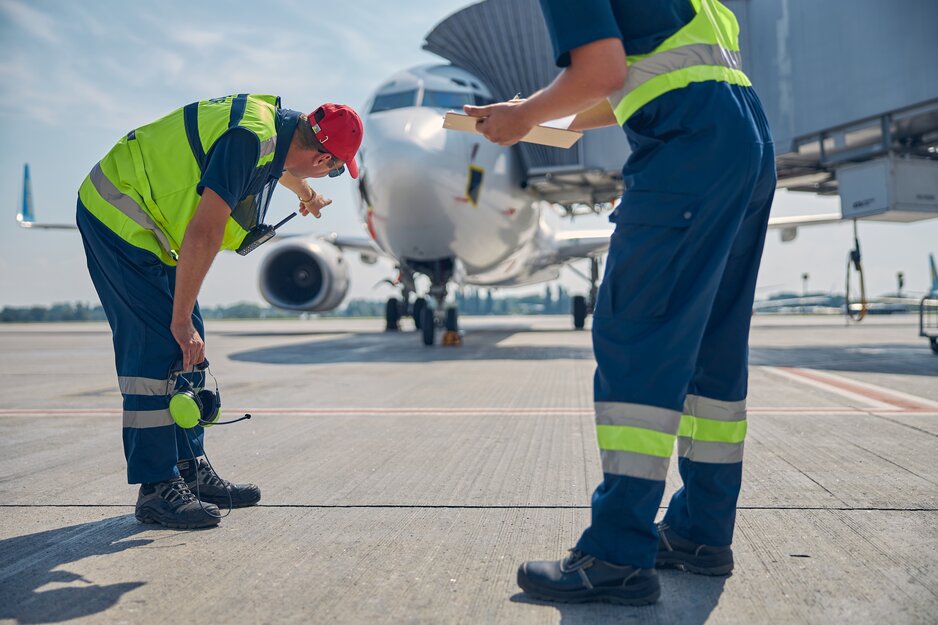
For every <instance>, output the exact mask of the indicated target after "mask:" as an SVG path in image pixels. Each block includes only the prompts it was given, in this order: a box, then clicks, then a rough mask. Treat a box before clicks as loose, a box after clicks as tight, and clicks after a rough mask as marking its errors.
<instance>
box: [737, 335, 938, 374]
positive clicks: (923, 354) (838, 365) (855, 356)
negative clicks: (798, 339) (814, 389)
mask: <svg viewBox="0 0 938 625" xmlns="http://www.w3.org/2000/svg"><path fill="white" fill-rule="evenodd" d="M749 364H750V365H762V366H772V367H804V368H808V369H820V370H823V371H851V372H858V373H894V374H898V375H916V376H938V357H936V356H935V355H934V354H932V353H931V349H930V348H929V347H928V342H927V341H925V340H924V339H922V344H921V345H908V344H891V343H877V344H865V345H855V346H852V347H836V346H830V345H825V346H820V347H809V346H796V347H752V348H751V349H750V352H749Z"/></svg>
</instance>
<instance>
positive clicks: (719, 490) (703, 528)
mask: <svg viewBox="0 0 938 625" xmlns="http://www.w3.org/2000/svg"><path fill="white" fill-rule="evenodd" d="M685 412H686V413H689V414H685V415H683V416H682V417H681V428H680V430H678V455H679V458H678V471H679V472H680V474H681V479H682V480H683V482H684V485H683V486H682V487H681V488H680V489H679V490H678V491H677V492H676V493H674V495H673V496H672V497H671V501H670V503H669V504H668V511H667V513H666V514H665V519H664V520H665V522H666V523H668V525H670V526H671V527H672V528H674V531H675V532H677V533H678V534H679V535H681V536H684V537H685V538H688V539H689V540H692V541H694V542H696V543H701V544H705V545H714V546H722V545H729V544H731V543H732V541H733V528H734V526H735V523H736V502H737V500H738V498H739V489H740V486H741V484H742V468H743V445H744V440H745V437H746V428H747V421H746V400H741V401H719V400H715V399H710V398H707V397H701V396H698V395H688V397H687V402H686V404H685Z"/></svg>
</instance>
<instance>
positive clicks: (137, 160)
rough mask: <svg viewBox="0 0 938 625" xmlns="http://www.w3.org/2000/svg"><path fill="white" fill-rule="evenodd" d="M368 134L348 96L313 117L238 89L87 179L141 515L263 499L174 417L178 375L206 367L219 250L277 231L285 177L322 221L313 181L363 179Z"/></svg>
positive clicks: (147, 135) (192, 520)
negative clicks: (270, 212) (272, 221)
mask: <svg viewBox="0 0 938 625" xmlns="http://www.w3.org/2000/svg"><path fill="white" fill-rule="evenodd" d="M361 140H362V123H361V120H360V119H359V117H358V115H357V114H356V113H355V111H353V110H352V109H351V108H349V107H347V106H342V105H335V104H324V105H323V106H321V107H319V108H318V109H316V110H315V111H314V112H313V113H311V114H310V115H309V116H307V115H302V114H300V113H298V112H296V111H290V110H285V109H281V108H280V98H279V97H275V96H268V95H248V94H241V95H237V96H228V97H224V98H216V99H212V100H204V101H201V102H195V103H193V104H190V105H188V106H185V107H183V108H181V109H178V110H176V111H174V112H172V113H170V114H169V115H167V116H166V117H163V118H162V119H159V120H157V121H155V122H153V123H151V124H147V125H145V126H141V127H139V128H137V129H136V130H133V131H131V132H130V133H129V134H128V135H127V136H126V137H123V138H122V139H121V140H120V141H118V142H117V145H115V146H114V147H113V148H112V149H111V151H110V152H108V154H107V156H105V157H104V158H103V159H101V161H100V162H99V163H98V164H97V165H95V166H94V169H92V170H91V173H90V174H89V175H88V177H87V178H85V180H84V182H83V183H82V185H81V188H80V189H79V191H78V214H77V222H78V228H79V230H80V231H81V236H82V241H83V243H84V247H85V255H86V256H87V259H88V270H89V272H90V273H91V279H92V281H93V282H94V286H95V289H96V290H97V292H98V296H99V297H100V299H101V304H102V306H103V307H104V311H105V313H106V315H107V319H108V323H109V324H110V326H111V331H112V334H113V340H114V352H115V359H116V364H117V375H118V381H119V384H120V390H121V394H122V395H123V397H124V415H123V438H124V456H125V457H126V459H127V481H128V482H129V483H131V484H140V485H141V486H140V492H139V496H138V498H137V506H136V512H135V514H136V517H137V519H138V520H140V521H142V522H153V523H159V524H161V525H165V526H167V527H173V528H180V529H183V528H185V529H189V528H199V527H207V526H211V525H216V524H217V523H218V521H219V515H218V507H217V506H218V505H223V506H228V505H229V502H230V504H231V506H232V507H242V506H250V505H254V504H256V503H257V502H258V501H259V500H260V497H261V493H260V490H259V489H258V488H257V486H254V485H253V484H232V483H230V482H228V481H226V480H222V479H221V478H219V477H218V475H217V474H216V473H215V471H214V470H213V469H212V468H211V465H210V464H209V463H207V462H206V459H205V458H204V457H203V456H202V455H201V454H202V453H203V452H202V451H201V450H202V449H203V447H202V441H203V436H204V434H203V430H202V427H201V426H200V425H198V426H196V427H194V428H192V429H185V430H184V429H182V428H180V427H178V426H177V425H176V424H175V423H174V420H173V417H172V416H171V414H170V410H169V405H170V396H171V395H172V394H173V391H174V386H175V385H176V383H177V382H178V383H179V385H180V386H183V385H185V384H187V381H186V374H187V375H188V376H192V375H193V369H194V368H195V367H197V366H198V365H202V366H205V364H207V361H206V360H205V343H204V340H205V333H204V328H203V324H202V316H201V314H200V312H199V307H198V302H197V301H196V297H197V296H198V293H199V289H200V288H201V286H202V281H203V280H204V278H205V274H206V273H207V272H208V270H209V267H210V266H211V264H212V261H213V260H214V258H215V255H216V254H218V252H219V250H222V249H226V250H238V249H239V248H241V252H242V253H246V251H249V250H246V248H245V247H242V245H243V244H244V245H245V246H246V245H247V244H248V243H250V242H251V241H252V240H256V239H257V235H258V234H262V233H263V232H264V231H265V229H266V228H267V227H266V226H264V224H263V222H264V216H265V214H266V212H267V207H268V205H269V203H270V198H271V194H272V193H273V191H274V188H275V187H276V185H277V181H278V180H279V181H280V183H281V184H283V185H284V186H286V187H287V188H289V189H290V190H291V191H293V192H294V193H296V194H297V197H298V198H299V200H300V207H299V211H300V213H302V214H303V215H308V214H310V213H311V214H313V215H314V216H315V217H317V218H318V217H319V216H320V209H322V208H323V207H325V206H328V205H329V204H330V203H331V200H329V199H326V198H325V197H323V196H322V195H320V194H319V193H316V192H315V191H313V189H312V188H310V186H309V185H308V184H307V183H306V182H305V178H321V177H323V176H326V175H329V176H335V175H339V174H341V173H342V172H343V171H344V170H345V168H346V167H347V168H348V170H349V173H350V174H351V175H352V177H357V175H358V167H357V166H356V163H355V153H356V152H357V151H358V147H359V145H361ZM203 363H205V364H203ZM202 375H203V376H204V373H203V374H202ZM180 377H182V378H184V379H179V378H180ZM188 384H189V385H190V386H189V388H191V384H192V383H191V382H188ZM196 390H198V388H196ZM190 450H191V451H190ZM193 456H196V457H193ZM196 483H197V484H198V490H197V492H198V493H199V500H197V499H196V496H195V495H193V494H192V491H191V490H190V487H193V486H194V485H195V484H196ZM200 500H201V501H200Z"/></svg>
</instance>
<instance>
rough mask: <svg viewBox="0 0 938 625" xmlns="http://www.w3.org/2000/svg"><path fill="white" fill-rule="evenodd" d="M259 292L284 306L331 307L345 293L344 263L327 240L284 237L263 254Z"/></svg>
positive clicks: (339, 302) (278, 304)
mask: <svg viewBox="0 0 938 625" xmlns="http://www.w3.org/2000/svg"><path fill="white" fill-rule="evenodd" d="M259 282H260V285H259V286H260V290H261V295H262V296H263V297H264V299H265V300H267V301H268V302H270V304H271V305H273V306H276V307H277V308H285V309H287V310H304V311H308V312H318V311H325V310H332V309H333V308H336V307H337V306H338V305H339V304H341V303H342V300H343V299H344V298H345V294H346V293H348V286H349V277H348V263H347V262H346V261H345V259H344V258H343V256H342V252H341V251H340V250H339V248H337V247H336V246H334V245H332V244H331V243H329V242H328V241H323V240H321V239H319V240H315V241H309V240H303V241H287V242H285V243H281V244H280V245H277V246H276V247H275V248H274V249H273V250H271V251H270V253H269V254H267V257H266V258H264V261H263V263H261V269H260V277H259Z"/></svg>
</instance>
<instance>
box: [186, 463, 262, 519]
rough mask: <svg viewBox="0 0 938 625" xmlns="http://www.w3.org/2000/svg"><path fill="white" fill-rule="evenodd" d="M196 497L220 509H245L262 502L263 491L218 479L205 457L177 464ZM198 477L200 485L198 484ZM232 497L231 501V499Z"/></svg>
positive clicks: (247, 485)
mask: <svg viewBox="0 0 938 625" xmlns="http://www.w3.org/2000/svg"><path fill="white" fill-rule="evenodd" d="M176 466H177V467H179V473H180V475H182V477H183V478H184V479H185V480H186V484H188V485H189V489H190V490H191V491H192V492H193V493H195V496H196V497H198V498H199V499H201V500H202V501H206V502H209V503H213V504H215V505H216V506H219V507H220V508H227V507H228V506H229V505H230V506H231V507H232V508H245V507H247V506H253V505H254V504H256V503H257V502H258V501H260V500H261V489H259V488H258V487H257V486H255V485H254V484H232V483H231V482H229V481H228V480H223V479H221V478H220V477H218V474H217V473H215V471H213V470H212V467H211V465H209V463H208V462H206V460H205V457H204V456H203V457H200V458H197V459H189V460H180V461H179V462H177V463H176ZM196 476H198V484H196ZM229 497H230V499H229Z"/></svg>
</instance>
